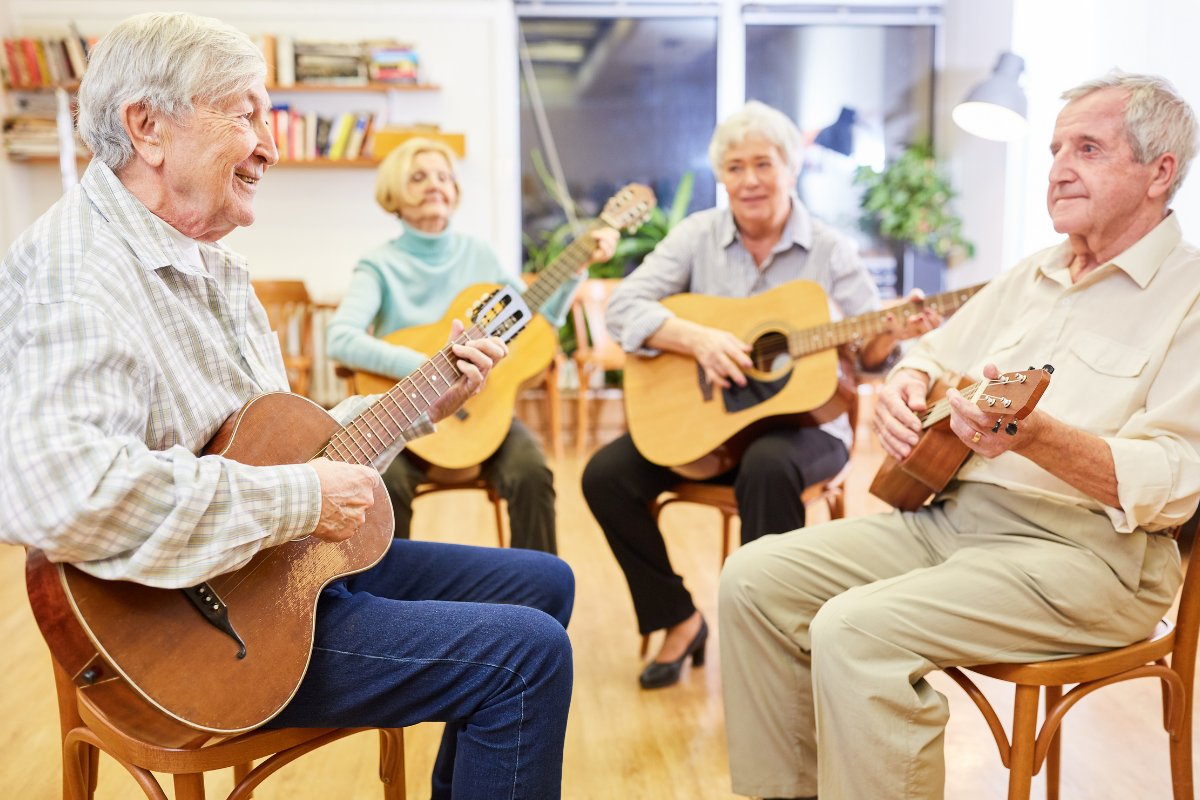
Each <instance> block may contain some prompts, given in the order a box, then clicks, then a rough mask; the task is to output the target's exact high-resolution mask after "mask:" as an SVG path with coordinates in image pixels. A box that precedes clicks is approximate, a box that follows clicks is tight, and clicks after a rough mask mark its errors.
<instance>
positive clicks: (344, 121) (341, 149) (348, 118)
mask: <svg viewBox="0 0 1200 800" xmlns="http://www.w3.org/2000/svg"><path fill="white" fill-rule="evenodd" d="M354 124H355V116H354V115H353V114H351V113H349V112H347V113H345V114H342V115H341V116H339V117H338V120H337V125H335V126H334V130H333V131H332V132H330V134H329V141H330V144H329V158H330V160H331V161H340V160H341V159H342V156H343V155H344V154H345V152H346V145H347V144H349V143H350V135H351V134H352V133H354Z"/></svg>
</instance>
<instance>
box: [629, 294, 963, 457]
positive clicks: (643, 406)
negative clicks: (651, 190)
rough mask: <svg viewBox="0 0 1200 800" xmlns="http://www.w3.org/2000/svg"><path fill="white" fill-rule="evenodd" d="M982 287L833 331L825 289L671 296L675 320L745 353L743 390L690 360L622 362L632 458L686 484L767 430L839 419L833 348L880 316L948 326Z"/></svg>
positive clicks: (840, 391)
mask: <svg viewBox="0 0 1200 800" xmlns="http://www.w3.org/2000/svg"><path fill="white" fill-rule="evenodd" d="M983 286H984V284H980V285H978V286H972V287H969V288H967V289H959V290H957V291H954V292H944V293H942V294H939V295H935V296H933V297H928V298H925V300H923V301H914V300H910V301H908V302H905V303H901V304H899V305H896V306H892V307H891V308H888V309H885V310H883V311H873V312H871V313H868V314H860V315H858V316H855V317H850V318H848V319H843V320H840V321H837V322H830V321H829V302H828V300H827V299H826V296H825V292H824V290H822V289H821V287H820V286H819V285H817V284H816V283H813V282H812V281H789V282H788V283H785V284H783V285H782V286H777V287H775V288H774V289H771V290H769V291H766V292H763V293H762V294H756V295H754V296H752V297H744V298H729V297H711V296H709V295H702V294H677V295H674V296H672V297H668V298H666V299H665V300H663V305H664V306H666V307H667V308H668V309H670V310H671V311H673V312H674V313H675V315H676V316H677V317H679V318H680V319H686V320H691V321H692V322H696V323H699V324H701V325H705V326H708V327H710V328H718V329H720V330H724V331H729V332H730V333H732V334H734V335H735V336H737V337H738V338H739V339H741V340H742V341H744V342H749V343H751V344H752V345H753V348H754V349H753V350H752V351H751V352H750V353H749V356H750V360H751V361H753V362H754V367H753V368H752V369H749V370H746V371H745V373H744V374H745V376H746V386H744V387H740V386H737V385H731V386H730V388H728V389H720V388H718V387H714V385H713V384H712V383H710V382H709V381H708V379H707V377H706V376H705V374H704V369H703V368H702V367H700V365H699V364H698V363H697V362H696V359H694V358H693V357H692V356H687V355H682V354H679V353H661V354H660V355H657V356H653V357H645V356H639V355H630V356H629V357H628V358H627V359H626V361H625V387H624V388H625V414H626V417H627V418H628V420H629V432H630V434H631V435H632V436H633V443H634V445H635V446H636V447H637V449H638V451H639V452H640V453H641V454H642V455H643V456H645V457H646V458H647V459H649V460H650V461H652V462H653V463H655V464H659V465H661V466H664V467H670V468H672V469H673V470H674V471H675V472H677V473H679V474H680V475H682V476H683V477H685V478H687V479H689V480H705V479H707V478H712V477H714V476H716V475H720V474H721V473H723V472H725V471H726V470H729V469H731V468H732V467H733V466H734V465H736V464H737V463H738V462H739V461H740V460H741V456H742V452H743V451H744V450H745V448H746V447H747V446H748V445H749V444H750V443H751V442H753V441H754V439H755V438H756V437H758V436H759V435H761V434H762V433H763V432H765V431H766V430H769V429H772V428H777V427H783V426H790V427H797V426H805V425H820V424H823V423H825V422H830V421H832V420H834V419H837V418H838V417H839V416H841V415H842V414H843V413H844V412H845V411H846V408H847V407H848V402H847V399H846V396H847V393H848V392H853V391H854V388H853V387H852V386H844V385H842V386H839V381H838V355H837V352H836V348H837V347H839V346H841V345H844V344H850V343H856V342H865V341H867V340H868V339H870V338H871V337H873V336H876V335H878V334H880V333H885V332H887V331H888V330H889V328H888V323H887V316H888V315H889V314H894V315H895V316H896V318H897V319H901V320H903V319H907V318H908V317H909V316H911V315H913V314H916V313H919V312H920V311H921V310H923V309H926V308H932V309H934V310H936V311H938V312H939V313H941V315H942V316H943V317H948V316H950V315H951V314H953V313H954V312H955V311H957V310H958V309H959V308H961V307H962V305H963V304H964V303H966V302H967V301H968V300H969V299H970V298H971V297H972V296H974V295H975V293H976V292H978V291H979V290H980V289H982V288H983Z"/></svg>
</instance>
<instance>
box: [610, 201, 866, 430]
mask: <svg viewBox="0 0 1200 800" xmlns="http://www.w3.org/2000/svg"><path fill="white" fill-rule="evenodd" d="M794 280H807V281H813V282H815V283H817V284H819V285H820V286H821V288H822V289H824V290H825V293H826V294H827V295H828V296H829V297H830V298H831V299H832V300H834V301H835V302H836V303H837V305H838V306H839V307H840V309H841V311H842V313H843V314H845V316H857V315H858V314H865V313H867V312H868V311H878V310H879V309H880V308H881V305H880V300H879V290H878V289H877V288H876V287H875V282H874V281H873V280H872V279H871V275H870V273H868V272H867V270H866V268H865V267H864V266H863V263H862V260H861V259H860V258H859V257H858V249H857V248H856V247H855V245H854V243H853V242H851V241H850V240H849V239H847V238H846V237H844V236H843V235H841V234H839V233H838V232H836V231H835V230H834V229H833V228H831V227H829V226H828V225H826V224H825V223H823V222H821V221H820V220H816V219H813V217H812V215H811V214H809V213H808V209H806V208H805V207H804V204H803V203H801V202H800V198H798V197H796V196H795V195H792V213H791V216H789V217H788V221H787V223H786V224H785V226H784V229H783V234H782V236H780V238H779V243H778V244H776V245H775V247H774V248H773V249H772V250H771V253H770V255H768V256H767V259H766V260H765V261H764V262H763V264H762V267H761V268H760V267H758V266H757V265H755V263H754V257H753V256H752V255H751V254H750V251H749V250H747V249H746V248H745V246H743V244H742V237H741V233H740V232H739V231H738V229H737V225H735V224H734V221H733V213H732V212H731V211H730V210H729V209H728V208H724V209H722V208H710V209H708V210H706V211H698V212H696V213H695V214H692V215H691V216H689V217H688V218H687V219H685V220H683V221H682V222H680V223H679V224H678V225H677V226H675V228H674V229H673V230H672V231H671V232H670V233H669V234H667V237H666V238H665V239H663V240H662V242H660V243H659V245H658V247H656V248H654V252H652V253H651V254H650V255H648V256H646V260H645V261H643V262H642V265H641V266H640V267H638V268H637V269H636V270H634V271H633V273H632V274H631V275H630V276H629V277H628V278H626V279H625V280H623V281H621V283H620V285H618V286H617V288H616V289H614V290H613V293H612V296H611V298H610V299H609V302H608V310H607V312H606V318H607V322H608V330H609V333H611V334H612V336H613V338H614V339H615V340H616V341H618V342H620V343H621V346H622V347H623V348H624V350H625V352H627V353H633V352H638V351H642V352H643V354H649V355H652V354H654V351H652V350H647V349H645V348H644V344H645V341H646V339H647V338H648V337H649V336H651V335H652V334H653V333H654V332H655V331H657V330H658V329H659V328H661V327H662V325H663V323H664V322H666V321H667V320H668V319H670V318H671V317H673V316H674V314H673V313H672V312H670V311H668V310H667V309H666V307H665V306H663V305H662V303H660V302H659V301H660V300H662V299H663V298H665V297H669V296H671V295H674V294H679V293H680V292H695V293H698V294H708V295H715V296H717V297H750V296H752V295H756V294H759V293H761V292H765V291H767V290H768V289H774V288H775V287H776V286H779V285H781V284H784V283H787V282H788V281H794ZM821 429H822V430H824V431H826V432H827V433H829V434H831V435H833V436H836V437H837V438H839V439H841V440H842V441H843V442H844V443H845V444H846V447H847V448H849V447H850V443H851V441H852V436H851V431H850V424H849V422H848V420H847V419H846V417H845V416H844V415H843V416H842V417H840V418H838V419H836V420H834V421H833V422H829V423H826V424H825V425H822V426H821Z"/></svg>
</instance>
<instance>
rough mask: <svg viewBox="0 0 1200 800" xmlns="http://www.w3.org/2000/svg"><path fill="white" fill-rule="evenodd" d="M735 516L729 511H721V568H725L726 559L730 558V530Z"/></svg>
mask: <svg viewBox="0 0 1200 800" xmlns="http://www.w3.org/2000/svg"><path fill="white" fill-rule="evenodd" d="M732 520H733V515H732V514H730V513H729V512H728V511H724V510H722V511H721V566H722V567H723V566H725V559H727V558H729V529H730V528H731V527H732Z"/></svg>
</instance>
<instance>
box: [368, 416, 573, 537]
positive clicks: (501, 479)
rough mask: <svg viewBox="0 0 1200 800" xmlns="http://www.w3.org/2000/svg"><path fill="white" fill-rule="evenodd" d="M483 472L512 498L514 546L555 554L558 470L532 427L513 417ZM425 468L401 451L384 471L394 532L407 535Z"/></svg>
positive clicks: (500, 492)
mask: <svg viewBox="0 0 1200 800" xmlns="http://www.w3.org/2000/svg"><path fill="white" fill-rule="evenodd" d="M480 477H481V478H483V479H484V480H485V481H487V482H488V483H490V484H491V485H492V486H493V487H494V488H495V489H496V493H497V494H499V495H500V496H501V497H503V498H504V499H505V500H507V501H508V522H509V529H510V530H511V531H512V546H513V547H515V548H518V549H521V550H541V551H542V552H543V553H552V554H556V553H557V552H558V541H557V539H556V535H555V529H554V474H553V473H552V472H550V468H549V467H548V466H546V456H545V454H544V453H543V452H542V448H540V447H538V443H537V440H536V439H534V438H533V434H532V433H530V432H529V429H528V428H526V427H525V426H524V425H522V424H521V423H520V421H519V420H516V419H514V420H513V421H512V426H511V427H510V428H509V429H508V435H507V436H505V437H504V441H503V442H501V443H500V449H498V450H497V451H496V452H495V453H493V454H492V456H491V457H490V458H488V460H487V461H484V462H483V471H482V473H481V474H480ZM424 480H425V473H424V472H423V471H422V470H421V469H419V468H418V467H417V466H416V465H415V464H413V462H411V461H409V460H408V458H406V457H405V455H404V452H403V451H401V453H400V455H399V456H397V457H396V460H395V461H393V462H392V465H391V466H390V467H388V468H387V471H386V472H384V473H383V485H384V486H386V487H387V490H388V495H389V496H390V497H391V498H392V511H393V513H394V514H395V515H396V533H395V535H396V537H397V538H399V539H407V538H409V528H410V527H411V526H412V503H413V495H414V493H415V492H416V489H417V485H418V484H420V483H421V482H423V481H424Z"/></svg>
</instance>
